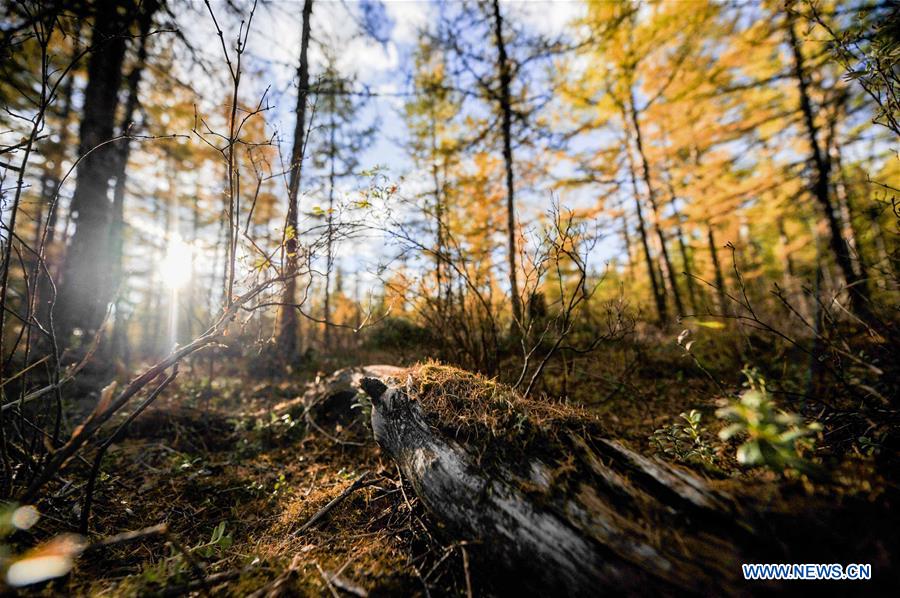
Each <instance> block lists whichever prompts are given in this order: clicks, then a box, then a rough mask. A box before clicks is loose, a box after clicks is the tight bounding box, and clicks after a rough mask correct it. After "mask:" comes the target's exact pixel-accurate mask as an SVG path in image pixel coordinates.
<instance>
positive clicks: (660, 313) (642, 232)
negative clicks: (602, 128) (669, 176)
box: [625, 140, 669, 324]
mask: <svg viewBox="0 0 900 598" xmlns="http://www.w3.org/2000/svg"><path fill="white" fill-rule="evenodd" d="M625 155H626V156H627V157H628V174H629V175H630V176H631V189H632V193H633V194H634V209H635V212H636V213H637V219H638V236H639V237H640V238H641V247H642V248H643V249H644V259H645V260H646V262H647V276H649V277H650V287H651V290H652V291H653V300H654V301H655V302H656V316H657V318H658V319H659V323H660V324H665V323H666V322H668V321H669V312H668V308H667V307H666V295H665V291H664V290H663V288H662V281H659V282H657V279H656V268H655V267H654V265H653V255H652V254H651V253H650V243H649V241H648V239H647V226H646V224H645V223H644V211H643V210H642V209H641V196H640V193H638V185H637V178H636V176H635V173H634V161H633V159H632V157H631V147H629V144H628V142H627V140H626V147H625Z"/></svg>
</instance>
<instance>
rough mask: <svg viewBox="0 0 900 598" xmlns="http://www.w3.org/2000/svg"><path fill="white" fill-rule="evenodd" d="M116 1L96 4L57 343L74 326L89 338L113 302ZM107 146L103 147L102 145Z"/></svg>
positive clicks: (120, 42) (119, 22) (120, 54)
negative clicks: (111, 242)
mask: <svg viewBox="0 0 900 598" xmlns="http://www.w3.org/2000/svg"><path fill="white" fill-rule="evenodd" d="M118 4H119V3H118V2H116V1H115V0H98V2H97V5H96V7H95V14H94V29H93V33H92V37H91V44H92V46H93V48H94V50H93V52H92V53H91V56H90V59H89V60H88V68H87V78H88V83H87V87H86V88H85V90H84V104H83V105H84V115H83V117H82V120H81V128H80V132H79V135H80V142H79V147H78V155H79V157H81V162H80V163H79V165H78V175H77V182H76V185H75V195H74V197H73V199H72V207H71V212H72V214H73V216H72V219H73V222H74V224H75V233H74V235H73V236H72V240H71V243H70V246H69V249H68V251H67V254H66V263H65V267H64V271H63V276H62V285H61V289H60V300H59V305H60V307H61V309H62V313H61V314H60V316H61V317H60V319H59V323H60V327H59V332H60V339H61V342H62V343H63V344H64V345H65V344H68V343H69V341H70V339H69V336H70V335H71V333H72V331H73V330H74V329H75V328H80V329H82V330H83V333H84V334H83V336H82V337H81V339H82V341H84V340H89V339H90V338H92V336H93V334H94V333H95V332H96V330H97V329H98V328H99V326H100V324H101V322H102V321H103V316H104V313H105V311H106V305H107V303H108V302H109V300H110V299H111V298H112V289H111V288H110V285H109V283H108V276H109V272H110V265H111V264H110V258H109V232H110V224H111V222H112V204H111V202H110V200H109V181H110V178H111V177H112V176H114V174H115V168H116V161H117V160H116V157H117V156H116V152H115V148H114V147H113V146H112V144H109V143H107V142H108V141H109V140H110V139H112V137H113V130H114V127H115V118H116V109H117V107H118V103H119V102H118V94H119V87H120V85H121V82H122V62H123V60H124V58H125V39H126V34H127V28H128V22H129V19H128V18H127V17H126V16H123V15H121V14H120V13H119V10H118V9H119V6H118ZM104 143H106V145H102V144H104Z"/></svg>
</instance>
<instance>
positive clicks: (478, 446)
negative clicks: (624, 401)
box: [362, 377, 777, 596]
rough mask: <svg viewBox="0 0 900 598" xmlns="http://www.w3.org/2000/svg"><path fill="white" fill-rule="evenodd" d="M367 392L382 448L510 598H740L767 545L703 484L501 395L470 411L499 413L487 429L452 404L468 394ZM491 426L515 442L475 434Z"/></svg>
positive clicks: (409, 386) (367, 385)
mask: <svg viewBox="0 0 900 598" xmlns="http://www.w3.org/2000/svg"><path fill="white" fill-rule="evenodd" d="M491 384H493V383H491ZM498 386H499V385H498ZM362 387H363V389H364V390H365V391H366V392H367V393H368V394H369V396H370V397H371V399H372V428H373V431H374V434H375V439H376V440H377V441H378V443H379V444H380V445H381V447H382V448H383V449H384V450H385V451H387V452H388V453H389V454H390V456H391V457H393V459H394V460H395V461H396V462H397V463H398V465H399V467H400V469H401V471H402V472H403V475H404V476H405V477H406V478H407V479H408V480H409V481H410V483H411V484H412V486H413V488H414V489H415V492H416V494H417V495H418V496H419V498H420V499H421V500H422V502H423V503H424V504H425V506H426V508H427V509H428V510H429V511H430V512H431V514H432V515H433V516H434V518H435V519H436V520H437V521H438V522H439V523H440V524H441V525H442V526H443V527H444V528H445V529H446V530H447V531H448V532H449V533H450V535H452V536H453V537H455V538H456V539H461V540H468V541H471V542H472V543H473V547H475V549H476V552H475V555H476V558H477V559H479V560H481V561H482V569H483V570H485V571H489V572H490V575H489V576H490V578H491V580H492V582H494V583H496V584H498V586H499V587H501V588H503V591H504V593H506V591H508V590H510V589H512V588H515V591H516V592H517V593H522V592H524V593H528V594H534V595H537V594H542V593H548V592H549V593H550V594H551V595H572V596H587V595H592V596H593V595H597V594H598V592H601V591H613V592H617V593H625V594H642V595H644V594H650V593H662V594H681V593H698V594H699V593H703V594H720V593H723V592H724V593H729V594H730V593H741V592H742V591H746V586H744V587H743V588H741V585H742V582H741V579H739V576H740V575H741V568H740V563H741V562H742V561H744V562H747V561H746V560H745V559H747V558H748V555H749V554H752V553H754V552H757V551H755V550H754V546H756V545H758V543H759V539H758V538H756V537H754V534H753V533H751V532H750V531H749V528H750V526H749V524H747V523H746V522H745V521H744V520H743V517H742V515H741V514H740V513H738V510H737V508H736V506H735V504H734V502H733V500H732V499H731V498H730V497H729V496H727V495H725V494H723V493H720V492H715V491H713V490H711V489H710V488H709V487H708V485H707V484H706V482H705V481H704V480H702V479H701V478H699V477H697V476H695V475H693V474H690V473H688V472H687V471H685V470H681V469H677V468H675V467H672V466H669V465H667V464H666V463H664V462H662V461H659V460H657V459H652V458H647V457H644V456H642V455H639V454H637V453H635V452H633V451H631V450H629V449H628V448H626V447H625V446H624V445H622V444H621V443H619V442H616V441H614V440H604V439H598V438H596V437H594V436H593V435H592V434H585V433H584V431H585V428H584V426H578V425H577V423H578V417H571V416H569V415H567V416H566V417H555V418H554V417H544V416H542V415H541V413H540V411H539V408H538V407H534V408H533V409H532V410H531V412H529V410H528V405H526V404H525V402H524V399H521V398H518V399H516V398H511V397H510V396H506V397H504V396H502V392H498V391H497V390H496V389H494V390H491V391H490V393H486V394H485V395H484V397H482V399H480V400H473V403H474V405H472V407H471V408H472V409H480V410H494V413H492V414H488V416H478V417H481V419H480V420H479V419H477V418H476V419H473V417H476V416H475V414H474V413H472V412H469V411H464V410H463V411H458V412H453V410H452V407H453V406H454V405H456V406H458V405H460V404H462V403H456V402H451V403H448V402H447V400H451V401H458V400H462V401H465V400H466V397H461V396H460V395H461V394H462V393H463V392H465V389H464V388H463V389H461V388H459V387H457V388H454V389H452V390H450V391H448V392H447V394H446V395H445V396H444V397H443V398H442V399H440V400H435V399H434V398H433V397H432V398H427V397H424V400H423V395H424V394H427V393H428V392H429V391H428V389H427V388H426V389H424V390H423V387H422V385H420V384H417V383H416V382H414V381H413V378H412V377H410V378H409V380H408V381H407V383H406V384H405V385H401V386H391V387H389V386H387V385H386V384H384V383H383V382H382V381H381V380H379V379H376V378H365V379H363V380H362ZM447 396H449V397H451V398H450V399H447ZM534 403H536V402H534ZM464 409H465V408H464ZM441 410H443V412H441ZM576 415H577V414H576ZM497 417H505V418H507V419H508V420H509V421H505V422H501V421H499V420H496V418H497ZM492 422H493V423H497V424H498V425H497V427H496V429H495V431H497V432H499V431H500V429H501V426H500V425H499V424H503V426H509V425H510V422H513V423H514V424H515V425H516V426H517V428H516V432H515V433H514V434H510V435H502V434H501V435H499V436H493V435H491V434H481V433H479V431H478V428H479V427H480V429H481V431H482V432H484V431H487V430H488V428H490V424H491V423H492ZM469 423H472V425H469ZM464 428H470V429H469V430H468V432H462V433H459V432H460V430H462V429H464ZM454 430H455V431H456V433H455V432H454ZM473 430H474V431H473ZM773 556H776V555H775V553H773V551H772V550H771V548H770V549H769V551H768V559H769V560H771V559H772V557H773ZM751 562H752V561H751ZM756 562H760V561H756ZM761 562H766V561H765V560H763V561H761ZM775 562H777V561H775ZM757 589H762V587H759V586H758V587H757Z"/></svg>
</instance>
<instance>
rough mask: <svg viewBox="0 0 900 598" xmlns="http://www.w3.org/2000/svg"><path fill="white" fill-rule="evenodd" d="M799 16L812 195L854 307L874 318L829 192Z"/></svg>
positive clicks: (797, 54) (793, 43) (791, 35)
mask: <svg viewBox="0 0 900 598" xmlns="http://www.w3.org/2000/svg"><path fill="white" fill-rule="evenodd" d="M795 21H796V19H795V18H794V17H793V16H790V17H788V23H787V33H788V42H789V45H790V48H791V52H792V54H793V58H794V78H795V79H796V81H797V90H798V92H799V95H800V112H801V113H802V115H803V124H804V126H805V128H806V134H807V137H808V139H807V140H808V142H809V145H810V151H811V153H812V162H813V167H814V168H815V173H814V179H813V184H812V192H813V196H814V197H815V198H816V200H817V201H818V203H819V206H820V207H821V209H822V211H823V212H824V214H825V221H826V223H827V224H828V232H829V245H830V247H831V252H832V254H834V259H835V261H836V262H837V265H838V268H840V270H841V274H842V275H843V277H844V280H845V281H846V283H847V290H848V293H849V297H850V307H851V309H852V310H853V311H854V312H855V313H856V314H857V315H859V316H860V317H862V318H863V319H865V320H872V318H871V312H870V310H869V305H868V303H869V292H868V288H867V287H866V280H865V279H863V278H860V277H859V276H858V275H857V273H856V271H855V270H854V268H853V263H852V260H851V258H850V248H849V247H848V246H847V243H846V242H845V241H844V238H843V236H842V233H843V231H842V229H841V223H840V220H839V219H838V215H837V214H836V212H835V207H834V205H833V204H832V201H831V198H830V194H829V187H830V184H829V176H830V173H831V161H830V160H829V159H828V156H827V155H826V154H825V153H824V152H823V151H822V148H821V147H820V145H819V139H818V127H817V126H816V122H815V113H814V112H813V106H812V100H811V99H810V95H809V79H808V76H807V73H806V69H805V67H804V59H803V52H802V51H801V49H800V41H799V39H798V38H797V32H796V30H795V27H796V23H795Z"/></svg>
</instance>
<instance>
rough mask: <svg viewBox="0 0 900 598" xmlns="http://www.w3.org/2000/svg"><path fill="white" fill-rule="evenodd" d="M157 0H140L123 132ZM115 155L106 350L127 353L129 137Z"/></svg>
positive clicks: (136, 101) (133, 107)
mask: <svg viewBox="0 0 900 598" xmlns="http://www.w3.org/2000/svg"><path fill="white" fill-rule="evenodd" d="M159 6H160V5H159V2H158V1H157V0H145V1H144V2H143V3H142V4H141V14H140V17H139V21H138V29H139V31H138V33H139V36H140V37H139V38H138V49H137V55H136V56H135V63H134V66H133V67H132V69H131V72H130V73H129V74H128V77H127V79H126V83H125V86H126V88H127V90H128V96H127V99H126V100H125V110H124V112H123V114H122V121H121V124H120V125H119V132H120V134H122V135H126V134H128V133H130V132H131V128H132V126H133V121H134V117H135V113H136V112H137V109H138V107H139V106H140V96H139V88H140V85H141V79H142V77H143V74H144V66H145V63H146V61H147V43H148V41H149V40H148V37H149V35H150V26H151V25H152V24H153V15H154V13H156V11H157V9H159ZM117 149H118V156H117V160H116V171H115V175H114V176H115V179H116V182H115V186H114V187H113V204H112V224H111V226H110V232H109V254H110V256H109V259H110V261H111V262H112V270H111V272H112V275H111V276H110V283H109V284H110V288H111V290H112V293H113V294H114V295H115V297H116V313H115V317H116V319H115V322H114V324H113V326H114V327H113V335H112V343H111V345H110V351H109V353H110V354H111V355H114V356H115V355H122V354H126V353H127V347H125V344H126V343H127V342H128V335H127V334H126V331H125V326H126V323H125V321H124V318H123V317H122V313H121V309H120V307H121V306H120V302H119V299H118V298H119V296H120V295H121V292H122V289H121V288H120V287H121V285H122V280H123V277H122V268H123V266H124V264H123V259H124V255H123V253H124V251H123V250H124V246H125V186H126V182H127V180H128V159H129V157H130V156H131V143H130V141H129V140H123V141H121V142H119V145H118V147H117Z"/></svg>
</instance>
